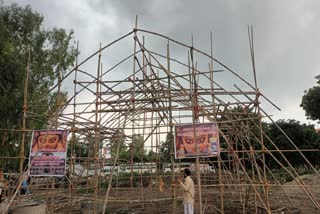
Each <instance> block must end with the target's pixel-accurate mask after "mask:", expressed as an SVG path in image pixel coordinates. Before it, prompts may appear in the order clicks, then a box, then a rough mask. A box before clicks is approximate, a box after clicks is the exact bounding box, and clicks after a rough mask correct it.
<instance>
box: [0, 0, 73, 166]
mask: <svg viewBox="0 0 320 214" xmlns="http://www.w3.org/2000/svg"><path fill="white" fill-rule="evenodd" d="M43 20H44V18H43V16H41V15H40V14H39V13H37V12H36V11H33V10H32V9H31V7H30V6H25V7H21V6H19V5H17V4H12V5H10V6H4V5H2V4H0V38H1V39H0V106H1V108H0V128H5V129H20V128H21V115H22V107H23V95H24V79H25V77H26V66H27V64H28V59H29V53H30V64H29V67H30V75H29V87H28V113H30V112H32V113H35V114H34V115H38V116H40V119H39V118H37V119H33V120H32V114H28V120H27V128H28V129H42V128H46V126H47V123H48V118H49V117H50V116H52V114H53V113H54V112H55V111H56V109H57V106H56V103H57V99H58V98H59V100H60V102H63V100H65V99H66V92H64V93H62V94H60V95H58V94H57V93H48V91H49V88H50V87H51V86H53V85H54V83H56V82H57V77H58V75H59V72H61V73H62V74H64V73H65V71H66V70H68V69H69V68H70V67H71V66H73V65H72V64H73V62H74V61H75V57H76V55H77V54H78V53H77V51H76V49H75V47H74V44H75V42H74V38H73V31H66V30H65V29H59V28H54V29H51V30H45V29H44V27H43ZM40 98H41V99H40ZM1 135H2V136H1V137H2V142H3V143H2V144H1V148H0V155H1V156H3V155H5V156H17V154H18V150H20V148H19V145H20V139H19V137H20V136H19V135H18V134H14V135H13V134H7V133H5V132H2V133H1ZM30 138H31V135H30V134H29V133H28V134H27V138H26V141H27V142H29V140H30ZM26 147H27V144H26ZM26 151H27V148H26ZM0 163H1V162H0ZM12 165H16V164H14V163H12Z"/></svg>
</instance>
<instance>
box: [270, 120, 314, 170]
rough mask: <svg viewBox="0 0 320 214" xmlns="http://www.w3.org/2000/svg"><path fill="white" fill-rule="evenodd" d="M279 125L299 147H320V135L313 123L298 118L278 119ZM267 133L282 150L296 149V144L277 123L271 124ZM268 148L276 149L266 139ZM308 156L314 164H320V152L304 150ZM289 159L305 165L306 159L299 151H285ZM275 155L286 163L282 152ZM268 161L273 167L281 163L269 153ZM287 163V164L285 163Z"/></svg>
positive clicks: (293, 162)
mask: <svg viewBox="0 0 320 214" xmlns="http://www.w3.org/2000/svg"><path fill="white" fill-rule="evenodd" d="M277 124H278V125H279V127H280V128H281V129H282V130H283V131H284V132H285V133H286V134H287V135H288V136H289V137H290V138H291V139H292V140H293V141H294V143H295V144H296V145H297V147H298V148H299V149H320V136H319V134H318V133H317V132H316V130H315V128H314V126H313V125H306V124H300V122H299V121H296V120H278V121H277ZM267 135H268V136H269V137H270V139H271V140H272V141H273V142H274V143H275V144H276V145H277V147H278V148H279V149H280V150H294V149H295V148H294V146H293V145H292V144H291V143H290V142H289V140H288V139H287V137H286V136H284V135H283V134H282V132H281V130H280V129H279V128H278V127H277V126H276V125H275V124H270V125H269V129H268V131H267ZM265 143H266V147H267V148H268V149H271V150H273V149H275V147H274V146H273V145H272V144H271V142H269V141H268V140H265ZM303 153H304V155H305V156H306V158H307V159H308V160H309V161H310V162H311V163H313V164H319V160H318V157H317V156H318V152H303ZM283 154H284V155H285V157H286V158H287V159H288V161H289V162H290V163H291V164H292V165H294V166H298V165H303V164H305V163H306V162H305V160H304V159H303V157H302V156H301V154H299V153H298V152H284V153H283ZM274 156H275V157H276V158H277V159H278V160H280V161H281V162H282V163H284V164H285V162H284V160H283V158H282V157H281V155H280V154H278V153H274ZM266 163H267V164H268V165H269V166H270V167H271V168H276V167H279V165H278V164H277V163H276V162H275V161H274V160H273V158H272V157H270V156H269V155H267V156H266ZM285 165H286V164H285Z"/></svg>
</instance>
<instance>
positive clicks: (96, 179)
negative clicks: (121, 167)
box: [93, 43, 101, 213]
mask: <svg viewBox="0 0 320 214" xmlns="http://www.w3.org/2000/svg"><path fill="white" fill-rule="evenodd" d="M100 65H101V43H100V49H99V56H98V68H97V78H96V101H95V126H94V148H93V159H94V198H93V200H94V202H93V204H94V205H93V212H94V213H98V209H97V196H98V185H99V177H98V157H97V153H98V145H99V141H100V130H98V129H100V121H99V100H100V98H99V97H100V96H101V95H100V93H99V89H100V68H101V66H100Z"/></svg>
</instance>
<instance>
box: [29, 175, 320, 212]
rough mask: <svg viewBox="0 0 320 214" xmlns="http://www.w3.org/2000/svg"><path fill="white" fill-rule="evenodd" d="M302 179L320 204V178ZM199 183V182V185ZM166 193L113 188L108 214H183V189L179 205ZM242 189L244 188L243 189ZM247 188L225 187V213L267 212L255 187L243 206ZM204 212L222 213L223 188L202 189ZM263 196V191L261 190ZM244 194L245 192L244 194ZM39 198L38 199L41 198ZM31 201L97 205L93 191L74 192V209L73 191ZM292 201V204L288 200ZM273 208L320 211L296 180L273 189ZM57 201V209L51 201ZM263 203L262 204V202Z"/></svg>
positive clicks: (64, 207)
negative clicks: (260, 203) (256, 198)
mask: <svg viewBox="0 0 320 214" xmlns="http://www.w3.org/2000/svg"><path fill="white" fill-rule="evenodd" d="M301 179H302V180H303V181H304V183H305V184H306V186H307V187H308V188H309V189H310V191H311V193H312V195H313V197H314V199H315V200H317V201H318V202H319V201H320V183H319V177H318V176H317V175H315V174H311V175H303V176H301ZM195 183H196V182H195ZM165 184H166V185H165V187H164V189H163V192H159V188H158V184H157V183H151V184H149V185H148V186H145V187H143V188H142V187H134V188H132V189H131V188H130V187H123V188H120V189H118V190H116V189H112V191H111V192H110V195H109V199H108V205H107V213H114V214H149V213H155V214H156V213H173V210H175V213H176V214H182V213H183V204H182V190H181V189H180V188H176V191H175V194H176V200H175V201H176V203H173V200H172V196H171V195H172V189H171V184H170V182H168V181H165ZM241 188H242V189H241ZM243 188H245V187H241V186H238V187H232V188H231V187H229V188H228V187H225V189H224V195H223V199H224V213H225V214H237V213H256V212H257V213H259V214H265V213H267V212H266V211H265V209H263V207H262V206H261V205H260V206H258V207H257V208H256V209H257V210H255V206H254V194H253V193H254V192H253V190H252V188H251V189H250V188H249V189H248V193H249V195H248V200H247V201H248V203H247V204H248V205H247V207H245V209H244V207H243V206H242V203H241V202H240V201H241V200H243V198H242V199H240V197H239V195H240V194H238V193H239V192H241V191H242V190H243ZM201 191H202V201H203V204H202V206H203V209H204V210H205V213H208V214H216V213H217V214H219V213H220V209H221V208H220V203H221V201H220V189H219V187H216V186H204V187H203V188H202V189H201ZM260 191H261V193H262V190H260ZM242 192H243V191H242ZM105 193H106V192H105V191H104V190H101V192H100V194H99V195H98V198H97V201H98V203H99V204H100V205H98V207H100V208H98V209H99V210H101V207H102V204H103V201H104V199H105ZM197 193H198V189H197V186H196V196H195V200H196V201H195V213H199V196H198V194H197ZM37 195H38V196H37ZM28 197H30V198H33V199H34V198H35V199H39V200H42V201H47V203H48V204H47V207H48V210H49V211H50V210H51V209H53V210H54V213H93V205H92V203H91V202H90V201H92V199H93V197H94V196H93V194H92V192H91V193H90V192H89V193H87V192H86V191H82V192H74V193H73V196H72V206H70V200H71V198H70V189H68V188H58V189H55V190H40V189H39V190H35V191H33V194H32V195H30V196H28ZM288 197H289V198H290V201H289V199H288ZM269 199H270V207H271V210H272V211H273V212H272V213H273V214H300V213H301V214H317V213H319V211H318V210H317V209H316V208H315V206H314V204H313V203H312V200H311V199H310V198H309V197H308V195H307V194H306V193H305V192H304V191H303V189H302V188H301V187H299V185H297V182H296V181H292V182H288V183H285V184H283V185H282V187H281V188H279V187H275V186H270V192H269ZM51 201H54V204H53V206H51V204H50V202H51ZM258 204H259V202H258ZM244 210H245V212H244Z"/></svg>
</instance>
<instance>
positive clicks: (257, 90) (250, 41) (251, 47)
mask: <svg viewBox="0 0 320 214" xmlns="http://www.w3.org/2000/svg"><path fill="white" fill-rule="evenodd" d="M248 34H249V43H250V52H251V61H252V71H253V76H254V83H255V89H256V93H257V95H256V100H255V105H256V107H257V108H258V115H259V130H260V142H261V145H262V150H263V151H265V146H264V139H263V133H262V115H261V111H260V104H259V94H260V92H259V89H258V85H257V77H256V67H255V60H254V45H253V28H252V26H251V29H250V30H249V27H248ZM262 162H263V177H264V181H263V182H264V186H263V187H264V192H265V197H266V204H267V208H268V210H267V211H268V213H271V209H270V203H269V188H268V180H267V173H266V162H265V152H263V153H262Z"/></svg>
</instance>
